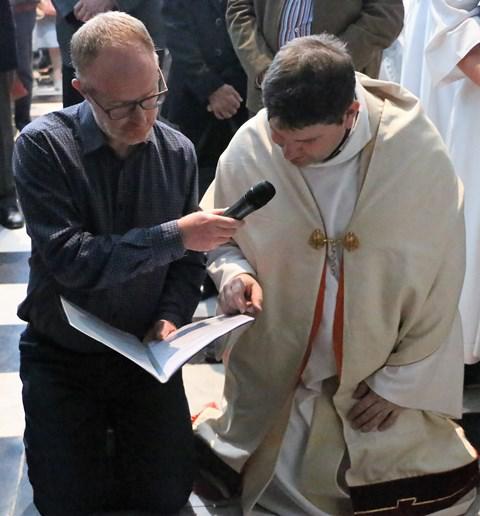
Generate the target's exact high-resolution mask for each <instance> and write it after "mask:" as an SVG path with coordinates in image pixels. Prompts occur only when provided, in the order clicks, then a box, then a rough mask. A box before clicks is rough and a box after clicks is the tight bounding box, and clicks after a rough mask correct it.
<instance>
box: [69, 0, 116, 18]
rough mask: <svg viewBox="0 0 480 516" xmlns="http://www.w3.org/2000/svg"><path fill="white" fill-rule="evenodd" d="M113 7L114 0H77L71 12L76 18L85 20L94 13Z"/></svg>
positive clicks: (103, 11)
mask: <svg viewBox="0 0 480 516" xmlns="http://www.w3.org/2000/svg"><path fill="white" fill-rule="evenodd" d="M114 7H115V0H79V1H78V2H77V3H76V4H75V6H74V7H73V14H74V15H75V18H76V19H77V20H80V21H82V22H86V21H88V20H90V18H93V17H94V16H95V15H96V14H99V13H105V12H107V11H111V10H112V9H113V8H114Z"/></svg>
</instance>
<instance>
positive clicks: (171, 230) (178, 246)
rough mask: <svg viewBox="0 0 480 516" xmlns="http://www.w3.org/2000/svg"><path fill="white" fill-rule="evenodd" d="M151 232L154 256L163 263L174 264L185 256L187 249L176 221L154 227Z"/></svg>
mask: <svg viewBox="0 0 480 516" xmlns="http://www.w3.org/2000/svg"><path fill="white" fill-rule="evenodd" d="M150 231H151V233H150V235H151V238H152V249H153V254H154V256H158V257H159V259H160V261H161V262H173V261H175V260H178V259H180V258H182V256H183V255H184V254H185V252H186V249H185V247H184V246H183V241H182V236H181V234H180V230H179V229H178V224H177V221H176V220H171V221H169V222H164V223H163V224H160V225H159V226H154V227H153V228H151V230H150Z"/></svg>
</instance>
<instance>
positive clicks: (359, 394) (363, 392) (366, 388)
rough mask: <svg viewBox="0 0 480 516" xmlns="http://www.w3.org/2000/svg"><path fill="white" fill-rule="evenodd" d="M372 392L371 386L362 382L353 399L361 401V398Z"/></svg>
mask: <svg viewBox="0 0 480 516" xmlns="http://www.w3.org/2000/svg"><path fill="white" fill-rule="evenodd" d="M369 391H370V388H369V386H368V385H367V383H366V382H360V383H359V384H358V385H357V388H356V389H355V392H354V393H353V397H354V398H355V399H356V400H359V399H360V398H363V397H364V396H365V395H366V394H367V393H368V392H369Z"/></svg>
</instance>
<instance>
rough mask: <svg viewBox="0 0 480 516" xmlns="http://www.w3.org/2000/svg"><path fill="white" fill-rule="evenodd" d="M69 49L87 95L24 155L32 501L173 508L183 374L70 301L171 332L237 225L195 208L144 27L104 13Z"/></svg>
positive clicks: (35, 135)
mask: <svg viewBox="0 0 480 516" xmlns="http://www.w3.org/2000/svg"><path fill="white" fill-rule="evenodd" d="M71 51H72V61H73V64H74V66H75V70H76V78H75V79H74V80H73V87H74V88H75V89H76V90H77V91H79V92H81V94H82V95H83V96H84V97H85V99H86V100H85V102H83V103H81V104H77V105H75V106H71V107H69V108H66V109H64V110H62V111H58V112H55V113H50V114H48V115H46V116H45V117H43V118H40V119H38V120H36V121H35V122H33V123H32V124H31V125H30V126H29V127H28V128H27V129H26V130H25V131H24V132H23V133H22V135H21V136H20V137H19V139H18V141H17V143H16V148H15V152H14V168H15V173H16V180H17V185H18V192H19V197H20V200H21V203H22V206H23V207H24V210H25V217H26V221H27V228H28V233H29V235H30V236H31V239H32V256H31V260H30V267H31V271H30V282H29V287H28V293H27V297H26V299H25V301H24V302H23V303H22V304H21V305H20V307H19V316H20V317H21V318H22V319H24V320H25V321H27V322H28V326H27V329H26V331H25V332H24V334H23V335H22V338H21V342H20V350H21V366H20V369H21V372H20V374H21V377H22V381H23V383H24V390H23V395H24V398H23V401H24V407H25V413H26V430H25V445H26V453H27V462H28V470H29V477H30V481H31V483H32V485H33V490H34V501H35V504H36V506H37V507H38V509H39V511H40V512H41V513H42V514H43V515H47V516H50V515H62V516H66V515H68V516H76V515H84V514H85V515H86V514H91V513H97V512H99V511H108V510H131V511H136V512H135V513H137V512H138V511H150V512H155V513H161V514H170V513H173V512H176V511H178V510H179V509H180V508H181V507H182V506H183V505H185V503H186V502H187V500H188V497H189V493H190V490H191V486H192V481H193V477H194V464H193V444H192V430H191V424H190V417H189V410H188V405H187V401H186V398H185V393H184V388H183V384H182V377H181V372H179V373H177V374H176V375H175V376H174V377H172V379H171V380H170V381H169V382H168V383H166V384H160V383H159V382H157V381H156V380H155V379H153V377H150V376H149V375H148V374H147V373H145V372H144V371H143V369H141V368H139V367H137V366H136V365H135V364H133V363H132V362H130V361H129V360H127V359H124V358H123V357H122V356H121V355H118V354H116V353H114V352H111V351H109V350H108V349H107V348H105V347H104V346H103V345H101V344H99V343H98V342H96V341H94V340H92V339H90V338H88V337H86V336H85V335H83V334H80V333H79V332H77V331H76V330H74V329H73V328H71V327H70V326H69V325H68V323H67V322H66V320H65V318H64V316H63V313H62V310H61V307H60V300H59V296H60V295H63V296H65V297H66V298H68V299H69V300H71V301H72V302H74V303H75V304H77V305H79V306H81V307H82V308H84V309H86V310H87V311H89V312H91V313H93V314H95V315H96V316H97V317H99V318H101V319H103V320H105V321H106V322H108V323H110V324H111V325H113V326H115V327H117V328H119V329H120V330H123V331H127V332H129V333H132V334H135V335H136V336H137V337H139V338H141V339H143V340H144V341H148V340H151V339H153V338H159V339H162V338H164V337H166V336H167V335H168V334H169V333H170V332H171V331H173V330H174V329H175V328H177V327H179V326H181V325H183V324H185V323H187V322H189V321H190V320H191V317H192V314H193V312H194V309H195V307H196V305H197V303H198V300H199V298H200V285H201V284H202V281H203V279H204V255H203V252H204V251H208V250H210V249H212V248H214V247H216V246H217V245H219V244H221V243H224V242H227V241H228V240H229V239H230V237H231V236H232V235H233V234H234V232H235V230H236V229H237V228H238V227H239V226H240V225H241V224H242V223H241V222H238V221H235V220H233V219H229V218H226V217H222V216H221V215H220V213H221V210H216V211H213V212H199V211H196V210H197V167H196V162H195V156H194V151H193V146H192V144H191V143H190V142H189V141H188V140H187V139H186V138H185V137H183V136H182V135H181V134H180V133H178V132H176V131H174V130H173V129H171V128H169V127H167V126H165V125H164V124H162V123H161V122H159V121H157V111H158V105H159V104H160V103H161V101H162V99H163V97H164V95H165V93H166V87H165V83H164V81H163V77H162V73H161V71H160V70H159V68H158V61H157V56H156V54H155V49H154V45H153V42H152V39H151V38H150V36H149V35H148V33H147V31H146V29H145V27H144V26H143V24H142V23H141V22H139V21H138V20H136V19H135V18H133V17H131V16H129V15H127V14H125V13H118V12H111V13H105V14H100V15H98V16H96V17H95V18H93V19H92V20H90V21H88V22H87V23H86V24H85V25H84V26H83V27H82V28H80V29H79V30H78V31H77V33H76V34H75V35H74V37H73V40H72V47H71ZM159 79H160V80H159ZM159 84H160V87H159ZM112 430H113V431H112Z"/></svg>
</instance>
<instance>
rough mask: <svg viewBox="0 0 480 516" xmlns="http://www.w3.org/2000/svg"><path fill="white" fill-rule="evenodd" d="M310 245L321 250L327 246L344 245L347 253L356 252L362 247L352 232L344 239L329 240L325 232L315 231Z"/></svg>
mask: <svg viewBox="0 0 480 516" xmlns="http://www.w3.org/2000/svg"><path fill="white" fill-rule="evenodd" d="M308 244H309V245H310V246H312V247H313V248H314V249H321V248H322V247H324V246H326V245H339V244H340V245H343V247H344V248H345V249H346V250H347V251H355V249H358V248H359V247H360V240H359V239H358V237H357V235H355V233H353V232H352V231H349V232H348V233H347V234H346V235H345V236H344V237H343V238H327V237H326V236H325V234H324V233H323V231H321V230H320V229H314V230H313V231H312V234H311V235H310V238H309V239H308Z"/></svg>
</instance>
